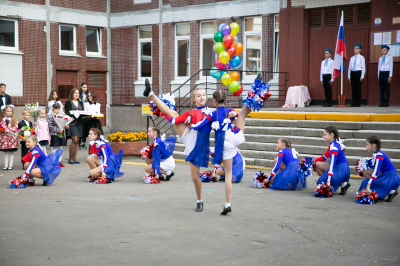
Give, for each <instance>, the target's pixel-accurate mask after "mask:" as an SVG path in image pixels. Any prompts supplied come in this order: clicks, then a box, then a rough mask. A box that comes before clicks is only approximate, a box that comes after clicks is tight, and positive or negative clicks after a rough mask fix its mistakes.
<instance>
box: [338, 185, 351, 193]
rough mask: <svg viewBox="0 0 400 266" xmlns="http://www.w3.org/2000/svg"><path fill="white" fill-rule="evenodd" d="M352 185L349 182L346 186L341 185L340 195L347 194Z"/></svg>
mask: <svg viewBox="0 0 400 266" xmlns="http://www.w3.org/2000/svg"><path fill="white" fill-rule="evenodd" d="M350 186H351V185H350V183H349V182H347V184H346V185H345V186H344V187H340V193H339V195H344V194H346V192H347V190H348V189H349V187H350Z"/></svg>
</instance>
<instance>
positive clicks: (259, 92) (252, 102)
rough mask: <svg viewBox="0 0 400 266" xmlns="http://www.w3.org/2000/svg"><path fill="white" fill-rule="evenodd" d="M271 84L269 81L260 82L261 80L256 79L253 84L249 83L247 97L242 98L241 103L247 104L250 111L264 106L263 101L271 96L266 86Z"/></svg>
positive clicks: (258, 109)
mask: <svg viewBox="0 0 400 266" xmlns="http://www.w3.org/2000/svg"><path fill="white" fill-rule="evenodd" d="M270 86H271V85H270V84H269V83H267V84H265V83H262V82H261V80H259V79H256V80H255V81H254V84H252V85H251V87H250V90H249V92H248V93H247V97H246V98H245V99H243V104H244V105H246V106H248V107H249V108H250V110H252V111H256V112H258V111H260V109H261V108H262V107H264V103H265V101H266V100H268V98H269V97H271V93H270V92H269V90H268V88H269V87H270Z"/></svg>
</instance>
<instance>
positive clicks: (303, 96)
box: [282, 85, 311, 108]
mask: <svg viewBox="0 0 400 266" xmlns="http://www.w3.org/2000/svg"><path fill="white" fill-rule="evenodd" d="M310 102H311V96H310V93H309V92H308V88H307V86H303V85H301V86H292V87H289V89H288V92H287V95H286V100H285V105H283V106H282V108H290V107H306V106H309V105H310Z"/></svg>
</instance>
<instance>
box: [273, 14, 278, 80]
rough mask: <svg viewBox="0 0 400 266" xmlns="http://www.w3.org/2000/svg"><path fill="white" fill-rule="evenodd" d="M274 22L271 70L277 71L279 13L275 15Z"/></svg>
mask: <svg viewBox="0 0 400 266" xmlns="http://www.w3.org/2000/svg"><path fill="white" fill-rule="evenodd" d="M274 18H275V23H274V61H273V71H274V72H278V71H279V15H276V16H275V17H274Z"/></svg>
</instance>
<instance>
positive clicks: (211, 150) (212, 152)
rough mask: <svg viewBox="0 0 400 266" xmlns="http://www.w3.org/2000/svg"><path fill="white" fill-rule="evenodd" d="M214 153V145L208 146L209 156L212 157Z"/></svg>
mask: <svg viewBox="0 0 400 266" xmlns="http://www.w3.org/2000/svg"><path fill="white" fill-rule="evenodd" d="M214 154H215V148H214V147H210V157H211V158H213V157H214Z"/></svg>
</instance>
